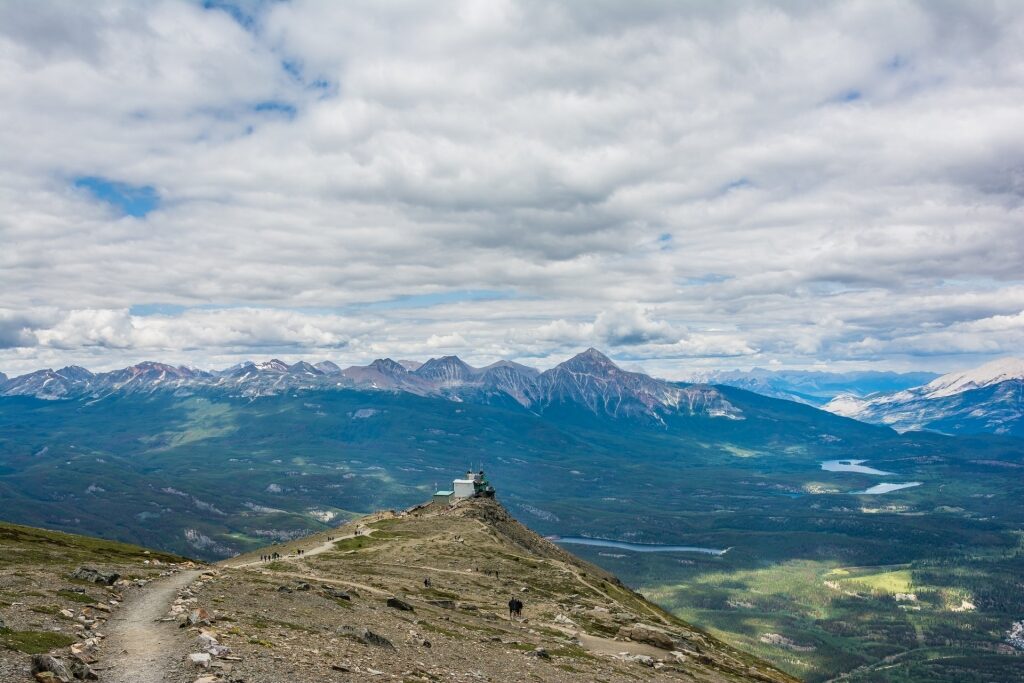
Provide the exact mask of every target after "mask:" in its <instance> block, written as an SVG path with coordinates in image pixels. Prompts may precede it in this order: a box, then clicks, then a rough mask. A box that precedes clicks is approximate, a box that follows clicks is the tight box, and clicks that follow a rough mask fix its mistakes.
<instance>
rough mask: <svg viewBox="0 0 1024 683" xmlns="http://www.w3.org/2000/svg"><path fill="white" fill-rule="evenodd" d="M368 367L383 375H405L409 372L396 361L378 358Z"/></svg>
mask: <svg viewBox="0 0 1024 683" xmlns="http://www.w3.org/2000/svg"><path fill="white" fill-rule="evenodd" d="M370 367H371V368H373V369H374V370H376V371H377V372H380V373H383V374H385V375H405V374H408V373H409V370H408V369H407V368H406V367H405V366H404V365H402V364H401V363H399V362H398V361H395V360H392V359H390V358H378V359H377V360H375V361H373V362H372V363H370Z"/></svg>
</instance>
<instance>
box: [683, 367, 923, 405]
mask: <svg viewBox="0 0 1024 683" xmlns="http://www.w3.org/2000/svg"><path fill="white" fill-rule="evenodd" d="M936 377H938V374H936V373H934V372H879V371H876V370H855V371H850V372H826V371H821V370H766V369H764V368H753V369H752V370H707V371H699V372H694V373H691V374H690V376H689V377H688V378H687V381H689V382H694V383H699V384H724V385H725V386H729V387H737V388H739V389H746V390H747V391H753V392H754V393H756V394H762V395H764V396H771V397H772V398H781V399H785V400H787V401H796V402H797V403H804V404H807V405H811V406H815V407H821V406H823V405H825V404H826V403H828V402H829V401H830V400H832V399H834V398H836V397H837V396H846V395H849V396H857V397H864V396H869V395H871V394H877V393H884V392H892V391H901V390H903V389H910V388H911V387H916V386H920V385H922V384H925V383H926V382H930V381H931V380H933V379H935V378H936Z"/></svg>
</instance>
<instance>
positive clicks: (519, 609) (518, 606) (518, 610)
mask: <svg viewBox="0 0 1024 683" xmlns="http://www.w3.org/2000/svg"><path fill="white" fill-rule="evenodd" d="M512 602H513V603H515V616H516V618H517V619H521V618H522V617H523V602H522V600H520V599H519V598H512Z"/></svg>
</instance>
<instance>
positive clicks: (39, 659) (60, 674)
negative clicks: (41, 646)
mask: <svg viewBox="0 0 1024 683" xmlns="http://www.w3.org/2000/svg"><path fill="white" fill-rule="evenodd" d="M32 673H33V675H36V679H37V680H39V677H38V674H50V677H49V678H43V679H42V680H58V681H61V683H71V680H72V679H74V677H75V676H74V674H73V673H71V669H69V668H68V665H67V664H65V663H64V662H63V660H60V659H57V658H56V657H52V656H50V655H33V656H32Z"/></svg>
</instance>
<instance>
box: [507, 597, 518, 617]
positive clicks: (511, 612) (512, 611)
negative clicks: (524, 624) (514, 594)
mask: <svg viewBox="0 0 1024 683" xmlns="http://www.w3.org/2000/svg"><path fill="white" fill-rule="evenodd" d="M515 616H516V599H515V598H512V599H511V600H509V601H508V618H509V619H512V618H513V617H515Z"/></svg>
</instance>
